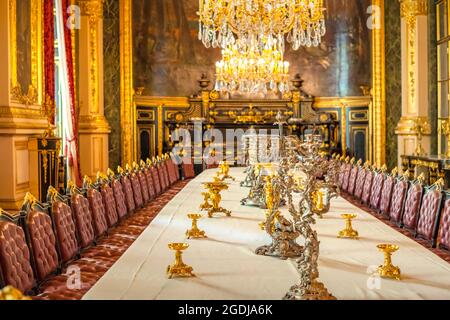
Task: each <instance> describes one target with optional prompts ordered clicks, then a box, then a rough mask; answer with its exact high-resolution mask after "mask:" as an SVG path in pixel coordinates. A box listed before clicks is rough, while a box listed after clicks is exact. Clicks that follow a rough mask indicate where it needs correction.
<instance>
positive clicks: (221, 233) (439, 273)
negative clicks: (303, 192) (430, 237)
mask: <svg viewBox="0 0 450 320" xmlns="http://www.w3.org/2000/svg"><path fill="white" fill-rule="evenodd" d="M215 172H216V170H209V171H206V172H204V173H202V174H201V175H200V176H198V177H197V178H196V179H194V180H193V181H191V182H190V183H189V184H188V185H187V186H186V187H185V188H184V189H183V190H182V191H181V192H180V193H179V194H178V195H177V196H175V197H174V198H173V199H172V201H170V202H169V203H168V204H167V206H166V207H165V208H164V209H163V210H162V211H161V212H160V213H159V215H158V216H157V217H156V218H155V219H154V220H153V222H152V223H151V225H150V226H149V227H147V228H146V230H145V231H144V232H143V233H142V234H141V235H140V237H139V238H138V239H137V240H136V241H135V242H134V243H133V244H132V246H131V247H130V248H129V249H128V250H127V251H126V252H125V253H124V255H123V256H122V257H121V258H120V259H119V260H118V261H117V262H116V263H115V264H114V265H113V266H112V267H111V269H110V270H109V271H108V272H107V273H106V274H105V275H104V276H103V277H102V278H101V279H100V280H99V281H98V282H97V283H96V284H95V286H94V287H92V288H91V290H90V291H89V292H87V294H86V295H85V296H84V297H83V299H224V300H235V299H236V300H238V299H242V300H246V299H261V300H267V299H281V298H282V297H283V296H284V294H285V293H286V291H287V290H288V289H289V288H290V286H291V285H293V284H295V283H296V282H297V281H298V273H297V270H296V268H295V266H294V262H293V261H282V260H280V259H277V258H271V257H264V256H258V255H256V254H254V250H255V249H256V248H257V247H258V246H260V245H264V244H267V243H269V242H270V238H269V236H268V235H267V234H266V233H265V232H263V231H261V230H260V229H259V227H258V223H259V222H260V221H261V220H263V218H264V211H263V210H262V209H259V208H251V207H245V206H241V205H240V199H242V198H243V197H245V196H246V195H247V193H248V190H249V189H247V188H241V187H240V186H239V181H241V180H242V179H243V177H244V175H243V169H241V168H232V169H231V174H232V175H234V176H235V177H236V178H237V181H236V182H230V188H229V190H228V191H224V192H223V201H222V206H223V207H225V208H227V209H229V210H231V211H232V217H225V216H224V215H222V214H218V215H217V217H215V218H213V219H208V218H204V219H202V220H200V221H199V227H200V228H201V229H203V230H205V231H206V233H207V235H208V237H209V238H208V239H201V240H187V239H186V236H185V231H186V230H187V229H188V228H189V227H190V220H189V219H188V218H187V217H186V214H187V213H191V212H198V211H199V210H198V207H199V204H200V203H201V202H202V196H201V192H202V191H203V186H202V185H201V183H202V182H205V181H211V180H212V177H213V175H214V174H215ZM344 212H352V213H357V214H358V218H357V219H356V220H355V221H354V228H355V229H356V230H358V231H359V234H360V236H361V238H360V239H359V240H343V239H338V238H337V237H336V235H337V233H338V231H339V230H341V229H343V227H344V221H342V219H341V218H340V214H341V213H344ZM316 229H317V231H318V234H319V240H320V241H321V245H320V259H319V271H320V281H321V282H323V283H324V284H325V285H326V287H327V288H328V289H329V291H330V292H331V293H332V294H333V295H334V296H336V297H337V298H338V299H450V264H448V263H447V262H445V261H444V260H442V259H441V258H439V257H438V256H436V255H435V254H433V253H432V252H430V251H429V250H427V249H425V248H423V247H422V246H421V245H419V244H417V243H416V242H414V241H413V240H411V239H409V238H408V237H406V236H404V235H402V234H400V233H399V232H397V231H395V230H394V229H392V228H390V227H389V226H387V225H385V224H384V223H383V222H381V221H379V220H377V219H376V218H374V217H373V216H371V215H370V214H368V213H366V212H364V211H362V210H360V209H358V208H357V207H355V206H353V205H352V204H350V203H348V202H347V201H346V200H344V199H342V198H340V199H334V200H333V202H332V207H331V212H330V213H328V214H327V215H326V216H325V217H324V219H321V220H318V221H317V225H316ZM171 242H188V243H189V244H190V247H189V248H188V249H187V251H185V253H184V255H183V258H184V261H185V262H186V263H187V264H189V265H191V266H192V267H193V268H194V273H195V274H196V277H194V278H174V279H168V278H167V276H166V268H167V266H168V265H169V264H171V263H172V262H173V260H174V254H173V252H172V251H170V250H169V249H168V247H167V244H168V243H171ZM386 242H388V243H394V244H398V245H399V246H400V250H399V251H398V252H397V253H395V254H394V256H393V262H394V264H395V265H398V266H399V267H400V269H401V271H402V280H401V281H396V280H387V279H379V278H377V277H374V276H372V275H371V269H373V268H375V267H376V266H378V265H379V264H381V263H382V262H383V255H382V253H380V252H379V251H378V250H377V248H376V245H377V244H380V243H386Z"/></svg>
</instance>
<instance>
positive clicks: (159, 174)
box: [156, 163, 169, 191]
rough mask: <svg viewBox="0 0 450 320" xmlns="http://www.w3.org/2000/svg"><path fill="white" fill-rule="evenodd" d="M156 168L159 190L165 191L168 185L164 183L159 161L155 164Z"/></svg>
mask: <svg viewBox="0 0 450 320" xmlns="http://www.w3.org/2000/svg"><path fill="white" fill-rule="evenodd" d="M156 170H157V171H158V177H159V183H160V184H161V190H162V191H166V190H167V188H168V187H169V186H168V185H167V183H166V178H165V176H164V169H163V166H162V165H161V163H158V164H157V165H156Z"/></svg>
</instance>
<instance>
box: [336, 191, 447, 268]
mask: <svg viewBox="0 0 450 320" xmlns="http://www.w3.org/2000/svg"><path fill="white" fill-rule="evenodd" d="M341 196H342V197H343V198H344V199H345V200H347V201H348V202H350V203H351V204H353V205H355V206H356V207H358V208H360V209H362V210H364V211H366V212H367V213H369V214H371V215H372V216H373V217H375V218H376V219H378V220H380V221H382V222H383V223H384V224H386V225H388V226H390V227H391V228H393V229H395V230H397V231H398V232H400V233H401V234H403V235H405V236H407V237H409V238H410V239H412V240H414V241H415V242H417V243H419V244H420V245H422V246H423V247H425V248H427V249H428V250H430V251H431V252H433V253H434V254H435V255H437V256H438V257H440V258H441V259H443V260H445V261H447V262H448V263H450V252H449V251H447V250H443V249H439V248H432V247H431V244H430V242H429V241H425V240H422V239H417V238H415V237H414V234H412V233H411V232H410V231H408V230H406V229H404V228H401V227H399V226H398V225H397V224H396V223H393V222H391V221H389V220H388V218H387V217H384V216H382V215H380V214H379V213H378V212H376V211H375V210H373V209H371V208H369V207H368V206H367V205H365V204H363V203H361V202H360V201H358V200H356V199H354V198H353V197H352V196H350V195H348V194H344V193H342V194H341Z"/></svg>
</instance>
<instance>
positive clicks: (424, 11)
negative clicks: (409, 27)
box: [399, 0, 428, 24]
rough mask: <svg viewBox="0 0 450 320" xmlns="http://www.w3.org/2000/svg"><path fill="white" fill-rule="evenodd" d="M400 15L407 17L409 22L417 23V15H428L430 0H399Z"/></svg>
mask: <svg viewBox="0 0 450 320" xmlns="http://www.w3.org/2000/svg"><path fill="white" fill-rule="evenodd" d="M399 1H400V16H401V17H402V18H406V19H407V20H408V23H411V24H415V22H416V17H417V16H421V15H425V16H426V15H428V0H399Z"/></svg>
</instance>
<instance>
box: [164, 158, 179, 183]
mask: <svg viewBox="0 0 450 320" xmlns="http://www.w3.org/2000/svg"><path fill="white" fill-rule="evenodd" d="M166 167H167V172H168V173H169V183H170V185H173V184H174V183H175V182H177V176H176V173H175V167H174V166H173V163H172V159H171V158H168V159H166Z"/></svg>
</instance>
